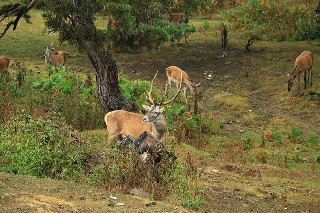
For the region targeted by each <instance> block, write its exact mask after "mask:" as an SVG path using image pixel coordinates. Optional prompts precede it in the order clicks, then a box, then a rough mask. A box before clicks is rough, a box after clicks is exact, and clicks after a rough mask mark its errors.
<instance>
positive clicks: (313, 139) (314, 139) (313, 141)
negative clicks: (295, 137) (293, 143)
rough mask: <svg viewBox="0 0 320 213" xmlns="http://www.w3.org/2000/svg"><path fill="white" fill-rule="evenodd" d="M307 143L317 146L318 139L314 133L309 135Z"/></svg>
mask: <svg viewBox="0 0 320 213" xmlns="http://www.w3.org/2000/svg"><path fill="white" fill-rule="evenodd" d="M309 142H310V143H311V144H319V138H318V136H317V134H316V133H314V132H310V133H309Z"/></svg>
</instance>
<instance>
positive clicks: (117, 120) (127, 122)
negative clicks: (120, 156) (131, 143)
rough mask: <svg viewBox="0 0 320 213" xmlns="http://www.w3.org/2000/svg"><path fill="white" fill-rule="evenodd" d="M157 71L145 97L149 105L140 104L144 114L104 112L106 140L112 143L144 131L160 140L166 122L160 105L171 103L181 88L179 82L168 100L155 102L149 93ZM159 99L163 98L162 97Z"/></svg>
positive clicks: (119, 111)
mask: <svg viewBox="0 0 320 213" xmlns="http://www.w3.org/2000/svg"><path fill="white" fill-rule="evenodd" d="M157 73H158V72H157ZM157 73H156V74H155V76H154V77H153V79H152V81H151V87H150V91H147V97H146V99H147V101H148V102H149V103H150V104H151V106H150V107H149V106H146V105H142V107H143V108H144V109H145V110H146V111H147V114H146V115H142V114H138V113H134V112H128V111H125V110H115V111H112V112H109V113H107V114H106V116H105V118H104V120H105V123H106V125H107V131H108V141H109V142H110V143H112V144H114V143H115V142H116V140H117V139H119V138H124V137H126V136H128V135H130V136H131V137H133V138H138V137H139V136H140V135H141V134H142V133H143V132H144V131H146V132H148V133H150V134H151V135H153V136H154V137H155V138H156V139H157V140H159V141H161V139H162V138H163V136H164V135H165V134H166V133H167V131H168V124H167V121H166V119H165V117H164V115H163V111H164V110H163V108H160V107H161V106H163V105H166V104H169V103H171V102H172V101H173V100H175V99H176V98H177V96H178V94H179V92H180V90H181V84H180V87H179V89H178V90H177V92H176V94H175V95H174V96H173V97H172V98H171V99H170V100H168V101H161V102H159V103H157V102H155V100H154V98H153V97H152V94H151V93H152V88H153V83H154V80H155V78H156V76H157ZM181 78H182V76H181ZM161 100H163V98H162V99H161Z"/></svg>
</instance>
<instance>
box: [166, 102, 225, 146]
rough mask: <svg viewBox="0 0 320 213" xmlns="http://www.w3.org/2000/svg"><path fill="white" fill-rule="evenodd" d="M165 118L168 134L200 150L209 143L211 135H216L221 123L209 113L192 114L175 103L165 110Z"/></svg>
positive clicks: (183, 105) (184, 107)
mask: <svg viewBox="0 0 320 213" xmlns="http://www.w3.org/2000/svg"><path fill="white" fill-rule="evenodd" d="M166 118H167V121H168V128H169V131H170V134H172V135H174V136H175V137H176V138H177V139H178V140H179V141H180V142H185V143H187V144H190V145H193V146H195V147H197V148H201V147H203V146H204V145H206V144H208V143H209V142H210V140H209V137H211V136H212V134H218V133H219V132H220V130H221V129H222V126H221V123H223V121H221V122H220V121H219V120H217V119H216V117H215V116H214V115H212V114H209V113H200V114H194V113H192V112H190V111H188V109H187V106H186V105H185V104H181V103H176V104H174V105H171V106H168V107H167V108H166Z"/></svg>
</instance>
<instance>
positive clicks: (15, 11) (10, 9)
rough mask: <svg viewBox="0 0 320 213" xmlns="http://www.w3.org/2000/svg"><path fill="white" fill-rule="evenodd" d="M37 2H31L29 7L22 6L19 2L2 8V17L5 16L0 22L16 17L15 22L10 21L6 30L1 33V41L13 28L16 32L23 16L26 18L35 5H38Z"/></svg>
mask: <svg viewBox="0 0 320 213" xmlns="http://www.w3.org/2000/svg"><path fill="white" fill-rule="evenodd" d="M36 2H37V0H31V2H30V3H29V4H28V5H23V6H22V5H20V4H19V3H18V2H15V3H13V4H11V5H7V6H4V7H3V8H1V11H0V16H3V17H2V18H1V19H0V22H2V21H3V20H4V19H6V18H8V17H10V16H15V19H14V20H13V21H10V22H9V23H8V24H7V25H6V27H5V28H4V30H3V31H2V32H1V33H0V39H1V38H2V37H3V36H4V35H5V34H6V32H7V31H8V30H9V28H10V27H11V26H12V30H13V31H14V30H15V29H16V28H17V26H18V23H19V21H20V19H21V17H22V16H26V14H27V13H28V12H29V10H31V9H32V8H33V7H34V5H35V4H36Z"/></svg>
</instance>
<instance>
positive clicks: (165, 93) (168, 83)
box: [164, 80, 171, 95]
mask: <svg viewBox="0 0 320 213" xmlns="http://www.w3.org/2000/svg"><path fill="white" fill-rule="evenodd" d="M168 85H169V86H170V87H171V81H170V80H168V81H167V83H166V86H165V90H164V95H167V92H168Z"/></svg>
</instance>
